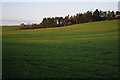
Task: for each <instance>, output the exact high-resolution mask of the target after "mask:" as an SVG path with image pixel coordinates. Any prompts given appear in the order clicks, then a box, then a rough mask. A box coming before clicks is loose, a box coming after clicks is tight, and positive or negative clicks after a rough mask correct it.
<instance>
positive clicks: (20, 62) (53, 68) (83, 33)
mask: <svg viewBox="0 0 120 80" xmlns="http://www.w3.org/2000/svg"><path fill="white" fill-rule="evenodd" d="M117 23H118V21H117V20H113V21H102V22H93V23H85V24H76V25H71V26H67V27H58V28H45V29H34V30H15V28H17V27H3V48H2V50H3V77H14V78H15V77H30V78H36V77H37V78H62V77H63V78H76V77H77V78H97V77H98V78H99V77H102V78H104V77H109V78H111V77H112V78H115V77H118V75H117V74H118V67H117V66H118V64H117V63H118V58H117V57H118V53H117V51H118V47H117V44H118V42H117V37H118V25H117Z"/></svg>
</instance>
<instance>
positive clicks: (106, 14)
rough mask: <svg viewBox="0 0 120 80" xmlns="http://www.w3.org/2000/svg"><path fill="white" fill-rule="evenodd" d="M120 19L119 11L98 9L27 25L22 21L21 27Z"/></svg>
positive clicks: (54, 25)
mask: <svg viewBox="0 0 120 80" xmlns="http://www.w3.org/2000/svg"><path fill="white" fill-rule="evenodd" d="M114 19H120V12H119V11H116V12H114V11H101V10H98V9H96V10H95V11H94V12H92V11H87V12H85V13H77V14H76V15H73V16H70V15H68V16H65V17H47V18H46V17H45V18H43V20H42V22H41V23H40V24H36V23H34V24H31V25H25V24H24V23H21V26H20V29H35V28H51V27H62V26H68V25H73V24H81V23H88V22H96V21H104V20H114Z"/></svg>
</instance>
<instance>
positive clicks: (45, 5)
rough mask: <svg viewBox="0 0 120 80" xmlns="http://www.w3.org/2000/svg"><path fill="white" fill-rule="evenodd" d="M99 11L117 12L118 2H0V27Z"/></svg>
mask: <svg viewBox="0 0 120 80" xmlns="http://www.w3.org/2000/svg"><path fill="white" fill-rule="evenodd" d="M95 9H99V10H102V11H109V10H110V11H118V2H2V25H20V24H21V23H22V22H24V23H26V24H31V23H37V24H39V23H40V22H41V21H42V19H43V18H44V17H56V16H57V17H61V16H62V17H64V16H67V15H70V16H72V15H75V14H76V13H84V12H87V11H94V10H95Z"/></svg>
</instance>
